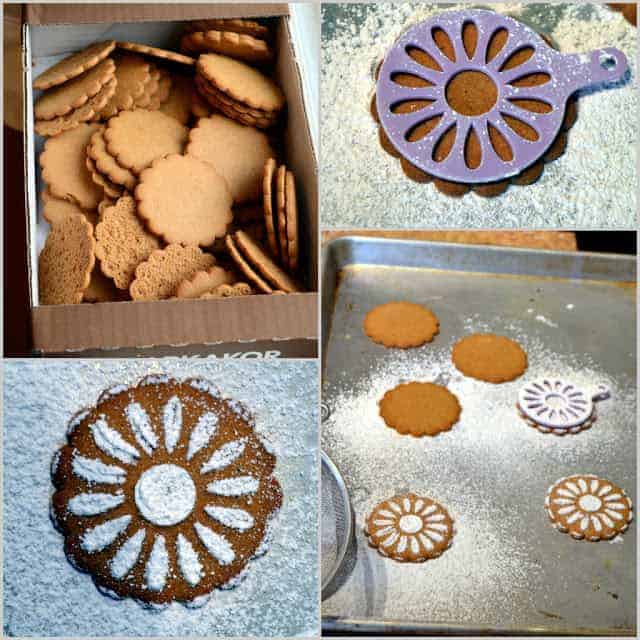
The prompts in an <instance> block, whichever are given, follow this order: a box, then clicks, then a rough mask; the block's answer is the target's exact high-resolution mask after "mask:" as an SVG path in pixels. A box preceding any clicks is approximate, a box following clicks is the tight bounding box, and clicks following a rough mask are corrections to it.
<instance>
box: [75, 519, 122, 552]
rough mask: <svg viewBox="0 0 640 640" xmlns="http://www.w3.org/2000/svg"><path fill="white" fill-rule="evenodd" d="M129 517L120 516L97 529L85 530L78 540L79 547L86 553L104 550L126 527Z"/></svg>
mask: <svg viewBox="0 0 640 640" xmlns="http://www.w3.org/2000/svg"><path fill="white" fill-rule="evenodd" d="M130 522H131V516H121V517H120V518H114V519H113V520H107V521H106V522H103V523H102V524H99V525H98V526H97V527H93V528H92V529H87V530H86V531H85V532H84V534H83V535H82V538H81V539H80V546H81V547H82V548H83V549H84V550H85V551H86V552H87V553H95V552H96V551H102V550H103V549H106V548H107V547H108V546H109V545H110V544H111V543H112V542H113V541H114V540H115V539H116V538H117V537H118V536H119V535H120V534H121V533H122V532H123V531H124V530H125V529H126V528H127V527H128V526H129V523H130Z"/></svg>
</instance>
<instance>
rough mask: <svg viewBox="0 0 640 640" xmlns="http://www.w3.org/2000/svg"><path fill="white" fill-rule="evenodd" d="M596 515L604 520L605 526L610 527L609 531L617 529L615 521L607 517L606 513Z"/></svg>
mask: <svg viewBox="0 0 640 640" xmlns="http://www.w3.org/2000/svg"><path fill="white" fill-rule="evenodd" d="M596 515H598V516H599V517H600V520H602V522H604V524H605V526H607V527H609V529H613V528H614V527H615V524H614V522H613V520H612V519H611V518H610V517H609V516H608V515H605V514H604V513H598V514H596Z"/></svg>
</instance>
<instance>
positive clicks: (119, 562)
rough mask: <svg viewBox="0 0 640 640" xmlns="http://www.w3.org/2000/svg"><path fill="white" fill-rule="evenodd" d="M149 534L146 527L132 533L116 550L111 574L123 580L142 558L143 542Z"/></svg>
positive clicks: (111, 564)
mask: <svg viewBox="0 0 640 640" xmlns="http://www.w3.org/2000/svg"><path fill="white" fill-rule="evenodd" d="M146 535H147V532H146V530H145V529H138V531H136V533H135V534H134V535H132V536H131V537H130V538H129V539H128V540H127V541H126V542H125V543H124V544H123V545H122V546H121V547H120V548H119V549H118V551H117V552H116V555H115V556H113V559H112V560H111V563H110V567H111V575H112V576H113V577H114V578H116V579H117V580H122V579H123V578H124V577H125V576H126V575H127V573H129V571H131V569H133V566H134V565H135V563H136V562H138V559H139V558H140V551H141V549H142V543H143V542H144V539H145V537H146Z"/></svg>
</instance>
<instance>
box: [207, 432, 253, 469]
mask: <svg viewBox="0 0 640 640" xmlns="http://www.w3.org/2000/svg"><path fill="white" fill-rule="evenodd" d="M246 443H247V439H246V438H241V439H240V440H233V441H232V442H227V444H224V445H222V446H221V447H220V448H219V449H217V450H216V451H214V452H213V454H212V456H211V457H210V458H209V459H208V460H207V461H206V462H205V463H204V464H203V465H202V468H201V469H200V473H201V474H202V473H209V471H217V470H218V469H224V468H225V467H228V466H229V465H230V464H232V463H233V462H235V461H236V460H237V459H238V458H239V457H240V456H241V455H242V454H243V453H244V448H245V446H246Z"/></svg>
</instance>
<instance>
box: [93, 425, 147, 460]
mask: <svg viewBox="0 0 640 640" xmlns="http://www.w3.org/2000/svg"><path fill="white" fill-rule="evenodd" d="M89 429H91V434H92V435H93V441H94V442H95V443H96V446H97V447H98V449H100V450H101V451H102V452H104V453H106V454H107V455H108V456H111V457H112V458H115V459H116V460H120V462H124V463H125V464H133V463H134V462H135V460H136V458H139V457H140V452H139V451H138V450H137V449H136V448H135V447H134V446H132V445H130V444H129V443H128V442H127V441H126V440H125V439H124V438H123V437H122V436H121V435H120V434H119V433H118V432H117V431H116V430H115V429H112V428H111V427H110V426H109V425H108V424H107V421H106V420H105V419H104V417H100V418H98V419H97V420H96V421H95V422H94V423H93V424H92V425H91V426H90V427H89Z"/></svg>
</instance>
